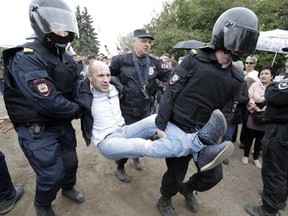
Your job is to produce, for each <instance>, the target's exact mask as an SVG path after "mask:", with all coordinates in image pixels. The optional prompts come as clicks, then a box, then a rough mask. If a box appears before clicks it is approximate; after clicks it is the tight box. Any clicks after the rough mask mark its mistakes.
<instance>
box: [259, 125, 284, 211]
mask: <svg viewBox="0 0 288 216" xmlns="http://www.w3.org/2000/svg"><path fill="white" fill-rule="evenodd" d="M262 156H263V163H262V170H261V173H262V180H263V185H264V188H263V195H262V199H263V203H264V204H266V205H268V206H269V207H270V209H271V208H272V209H275V210H280V209H283V208H284V206H285V202H286V200H287V196H288V124H270V125H268V126H267V128H266V131H265V135H264V137H263V139H262Z"/></svg>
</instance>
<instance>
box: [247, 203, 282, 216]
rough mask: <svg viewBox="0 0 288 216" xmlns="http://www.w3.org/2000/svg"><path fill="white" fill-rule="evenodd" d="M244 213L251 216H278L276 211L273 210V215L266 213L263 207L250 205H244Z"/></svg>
mask: <svg viewBox="0 0 288 216" xmlns="http://www.w3.org/2000/svg"><path fill="white" fill-rule="evenodd" d="M245 211H246V212H247V213H248V214H249V215H251V216H278V215H279V214H278V211H277V210H274V212H273V213H268V212H267V210H265V208H264V206H263V205H261V206H252V205H246V206H245Z"/></svg>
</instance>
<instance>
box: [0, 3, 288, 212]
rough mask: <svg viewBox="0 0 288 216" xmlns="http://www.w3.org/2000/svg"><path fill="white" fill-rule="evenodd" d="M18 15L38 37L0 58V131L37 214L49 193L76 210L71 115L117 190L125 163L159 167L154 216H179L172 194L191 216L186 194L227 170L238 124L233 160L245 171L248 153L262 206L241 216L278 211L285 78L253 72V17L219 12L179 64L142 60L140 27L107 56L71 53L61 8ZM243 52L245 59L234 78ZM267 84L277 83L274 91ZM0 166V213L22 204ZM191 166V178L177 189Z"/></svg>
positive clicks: (285, 174)
mask: <svg viewBox="0 0 288 216" xmlns="http://www.w3.org/2000/svg"><path fill="white" fill-rule="evenodd" d="M29 17H30V22H31V26H32V28H33V30H34V31H35V34H36V35H37V38H36V39H35V40H34V41H33V42H29V43H26V44H24V45H22V46H18V47H16V48H13V49H7V50H4V51H3V59H4V67H5V72H4V73H5V76H4V77H5V79H4V83H5V90H4V101H5V105H6V108H7V113H8V115H9V117H5V118H2V119H1V120H0V132H2V133H5V132H7V131H8V130H10V129H12V128H13V127H14V128H15V130H16V132H17V134H18V140H19V145H20V147H21V149H22V151H23V153H24V155H25V157H26V158H27V160H28V162H29V164H30V166H31V167H32V168H33V170H34V172H35V174H36V181H35V184H36V187H35V197H34V206H35V209H36V215H37V216H54V215H55V212H54V210H53V208H52V202H53V201H54V200H55V198H56V195H57V193H58V192H59V191H60V190H61V194H62V196H65V197H67V198H68V199H70V200H71V201H73V202H75V203H82V202H84V201H85V196H84V194H82V193H81V192H80V191H78V190H77V189H76V188H75V185H76V179H77V178H76V176H77V169H78V156H77V151H76V146H77V143H76V133H75V130H74V128H73V125H72V120H73V119H79V118H80V119H81V130H82V136H83V138H84V140H85V142H86V144H87V146H89V145H91V144H93V145H95V146H97V147H98V149H99V150H100V152H101V154H102V155H103V156H105V157H106V158H107V159H110V160H115V163H116V169H115V172H114V174H115V176H116V177H117V178H118V179H119V180H120V181H122V182H125V183H129V182H131V180H132V177H131V176H130V175H128V173H126V170H125V164H126V162H127V161H128V159H129V158H132V160H133V163H134V166H135V168H136V169H137V170H142V165H141V162H140V160H139V158H141V157H152V158H165V161H166V166H167V170H166V172H165V173H164V174H163V177H162V181H161V188H160V198H159V200H158V202H157V208H158V210H159V212H160V213H161V214H162V215H164V216H177V215H178V213H177V211H176V210H175V208H174V206H173V205H172V198H173V196H175V195H176V194H177V193H178V192H179V193H180V194H181V195H183V197H184V199H185V202H186V204H187V207H188V208H189V209H190V210H191V211H192V212H194V213H195V212H198V211H199V208H200V207H199V204H198V201H197V199H196V197H195V196H194V194H195V193H196V192H198V191H199V192H205V191H208V190H210V189H211V188H213V187H215V186H216V185H217V184H218V183H219V182H220V181H221V180H222V179H223V168H222V163H224V164H226V165H228V164H229V161H228V158H229V157H230V156H231V155H232V154H233V151H234V148H235V147H234V144H233V141H235V136H237V132H238V130H237V128H238V124H241V125H242V130H241V135H240V140H241V143H243V146H244V152H243V157H242V163H243V164H244V165H247V164H248V162H249V154H250V149H251V146H252V145H253V144H254V152H253V160H254V164H255V166H256V167H257V168H259V169H261V171H262V179H263V184H264V186H263V192H262V201H263V203H262V205H260V206H253V205H247V206H245V208H244V209H245V211H246V212H247V213H248V214H249V215H252V216H276V215H277V214H278V213H279V211H280V210H282V209H283V208H284V207H285V202H286V200H287V195H288V183H287V182H288V171H287V170H288V167H287V165H288V161H287V158H288V155H287V151H288V148H287V140H286V138H287V132H288V130H287V124H288V119H287V117H286V116H287V114H286V113H287V111H288V110H287V107H288V106H287V101H288V99H287V95H288V94H287V93H288V92H287V89H288V71H287V70H286V71H285V72H283V71H282V72H280V73H279V74H276V72H275V71H274V69H273V68H271V67H264V68H261V69H260V70H259V72H258V71H256V70H255V67H256V63H257V58H256V56H254V55H253V52H254V50H255V47H256V43H257V39H258V36H259V30H258V18H257V16H256V15H255V13H254V12H253V11H251V10H249V9H247V8H243V7H236V8H231V9H229V10H227V11H225V12H224V13H223V14H222V15H221V16H220V17H219V18H218V19H217V20H216V22H215V24H214V28H213V31H212V37H211V41H210V43H208V44H206V45H204V46H202V47H199V48H197V49H192V50H191V51H190V52H189V53H188V54H187V55H186V56H185V57H181V59H179V61H178V62H177V61H176V60H175V59H174V58H173V57H171V56H170V55H169V53H164V54H163V55H162V56H161V57H157V56H154V55H152V54H151V53H150V48H151V46H152V42H153V40H154V37H153V36H152V34H151V32H149V31H148V30H146V29H136V30H134V32H133V49H132V50H126V49H125V50H123V52H121V53H119V54H118V55H115V56H113V57H112V56H111V58H107V57H105V56H104V55H103V54H100V55H98V56H94V55H91V56H87V57H81V56H78V55H77V54H76V53H75V52H72V51H71V50H70V51H69V50H67V46H68V44H69V43H70V42H72V41H73V40H74V37H75V36H77V35H78V34H79V33H78V28H77V23H76V19H75V15H74V13H73V11H72V10H71V9H70V7H69V6H68V5H67V4H66V3H65V2H64V1H63V0H57V1H56V0H53V1H52V0H51V1H49V2H47V1H44V0H32V2H31V5H30V7H29ZM240 35H241V37H239V36H240ZM228 36H229V37H228ZM247 41H249V43H248V42H247ZM243 54H246V55H248V57H247V58H246V60H245V70H244V65H243V63H242V64H241V61H240V58H241V57H242V55H243ZM276 75H279V76H281V77H280V78H279V77H278V82H275V81H274V78H275V76H276ZM207 86H209V88H207ZM159 89H160V91H159ZM155 107H156V108H155ZM23 113H24V115H23ZM257 116H258V119H257ZM259 116H260V117H259ZM259 119H260V120H261V121H260V120H259ZM258 120H259V121H260V122H258ZM261 152H262V157H263V159H262V160H263V161H262V164H261V162H260V161H259V157H260V154H261ZM0 159H1V160H0V162H1V163H0V170H1V175H0V214H4V213H7V212H9V211H10V210H11V209H12V208H13V207H14V205H15V203H16V201H17V200H19V199H20V198H21V196H22V194H23V193H24V186H23V185H19V184H15V185H13V183H12V180H11V177H10V175H9V171H8V169H7V165H6V162H5V156H4V154H3V153H2V152H0ZM191 160H192V161H193V162H194V164H195V166H196V168H197V171H196V172H195V173H194V174H193V175H192V176H191V177H190V178H189V179H188V181H186V182H184V178H185V176H186V174H187V170H188V166H189V164H190V161H191Z"/></svg>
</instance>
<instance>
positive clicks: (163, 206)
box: [157, 196, 178, 216]
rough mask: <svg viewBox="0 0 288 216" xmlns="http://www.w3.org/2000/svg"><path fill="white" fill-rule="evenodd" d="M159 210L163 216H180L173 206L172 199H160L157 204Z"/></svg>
mask: <svg viewBox="0 0 288 216" xmlns="http://www.w3.org/2000/svg"><path fill="white" fill-rule="evenodd" d="M157 208H158V209H159V211H160V212H161V214H162V215H163V216H178V214H177V212H176V211H175V210H174V208H173V206H172V199H171V197H163V196H162V197H160V199H159V200H158V203H157Z"/></svg>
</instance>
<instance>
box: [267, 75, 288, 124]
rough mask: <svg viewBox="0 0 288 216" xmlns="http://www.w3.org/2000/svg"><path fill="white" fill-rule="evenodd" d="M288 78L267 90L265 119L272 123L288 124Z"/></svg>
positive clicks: (272, 84)
mask: <svg viewBox="0 0 288 216" xmlns="http://www.w3.org/2000/svg"><path fill="white" fill-rule="evenodd" d="M287 98H288V76H286V78H285V79H283V80H282V81H281V82H279V83H278V82H275V83H271V84H270V85H268V86H267V88H266V90H265V101H266V109H265V112H264V119H265V120H266V121H268V122H271V123H288V99H287Z"/></svg>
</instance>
